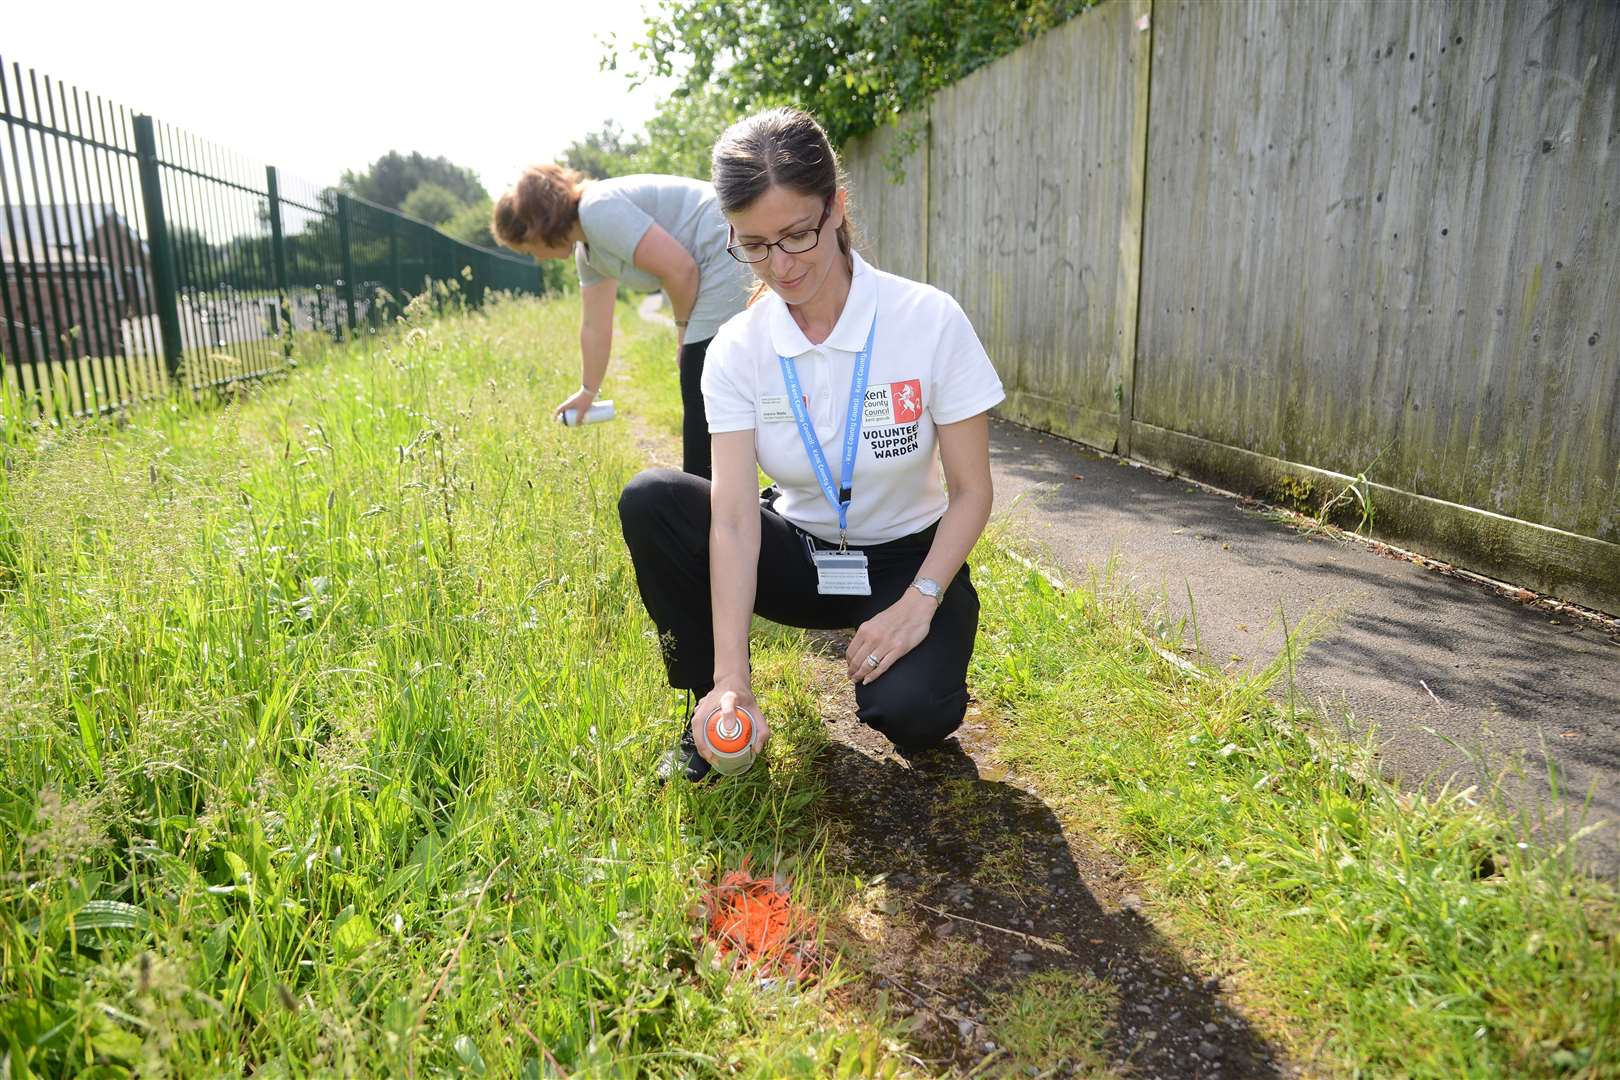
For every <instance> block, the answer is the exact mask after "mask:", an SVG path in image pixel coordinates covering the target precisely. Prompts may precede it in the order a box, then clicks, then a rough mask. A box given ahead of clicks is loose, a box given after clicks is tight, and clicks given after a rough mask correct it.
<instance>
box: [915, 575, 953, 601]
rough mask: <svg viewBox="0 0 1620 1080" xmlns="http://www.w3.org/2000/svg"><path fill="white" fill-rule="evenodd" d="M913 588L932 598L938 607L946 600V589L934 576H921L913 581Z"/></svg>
mask: <svg viewBox="0 0 1620 1080" xmlns="http://www.w3.org/2000/svg"><path fill="white" fill-rule="evenodd" d="M911 588H913V589H916V590H917V591H918V592H920V593H922V594H923V595H924V596H926V597H928V599H930V600H932V601H933V602H934V606H935V607H936V608H937V607H939V605H940V604H943V603H944V602H945V590H944V589H942V588H940V587H939V582H937V581H935V580H934V579H933V578H925V577H920V578H918V579H917V580H916V581H913V582H912V583H911Z"/></svg>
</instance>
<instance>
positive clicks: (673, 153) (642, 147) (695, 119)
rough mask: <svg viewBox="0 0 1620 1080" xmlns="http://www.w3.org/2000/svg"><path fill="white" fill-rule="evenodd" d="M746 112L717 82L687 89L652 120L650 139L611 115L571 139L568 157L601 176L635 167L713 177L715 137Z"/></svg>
mask: <svg viewBox="0 0 1620 1080" xmlns="http://www.w3.org/2000/svg"><path fill="white" fill-rule="evenodd" d="M740 115H741V114H740V113H738V112H736V111H735V110H734V109H732V108H731V106H730V104H729V102H728V100H727V99H726V98H725V97H724V96H723V95H721V94H720V93H718V92H716V91H715V90H714V89H712V88H709V87H704V88H703V89H701V90H698V91H696V92H687V91H685V90H682V91H680V92H679V93H677V94H674V95H671V96H670V97H669V98H666V99H665V100H664V101H663V102H661V103H660V104H659V107H658V113H657V115H656V116H654V117H653V118H652V120H650V121H648V123H647V137H646V138H645V139H641V138H637V137H634V136H627V135H625V134H624V132H623V130H622V129H621V128H619V126H618V125H617V124H615V123H614V122H613V121H612V120H608V121H606V122H605V123H604V124H603V125H602V130H600V131H593V132H591V133H590V134H588V135H586V136H585V137H584V138H583V139H576V140H574V142H572V143H570V144H569V146H568V149H567V150H565V151H563V157H562V162H563V164H564V165H567V166H568V167H569V168H573V169H578V170H579V171H580V172H582V173H584V174H585V175H586V176H589V177H592V178H593V179H596V180H605V179H607V178H608V177H610V176H626V175H628V174H630V173H668V174H670V175H671V176H692V177H696V178H697V179H699V180H707V179H708V178H709V151H710V150H711V149H713V147H714V141H715V140H716V139H718V138H719V137H720V133H721V132H722V131H724V130H726V128H727V127H729V126H730V125H731V123H732V121H734V120H736V119H737V118H738V116H740Z"/></svg>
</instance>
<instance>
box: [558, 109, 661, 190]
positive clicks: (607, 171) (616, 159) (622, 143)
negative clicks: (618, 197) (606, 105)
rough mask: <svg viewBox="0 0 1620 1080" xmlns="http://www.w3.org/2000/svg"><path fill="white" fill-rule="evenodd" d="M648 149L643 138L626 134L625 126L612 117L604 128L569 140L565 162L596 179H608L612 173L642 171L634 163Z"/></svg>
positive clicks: (565, 152) (617, 174)
mask: <svg viewBox="0 0 1620 1080" xmlns="http://www.w3.org/2000/svg"><path fill="white" fill-rule="evenodd" d="M646 149H647V146H646V144H645V143H643V142H642V141H641V140H640V139H635V138H628V137H626V135H625V133H624V129H623V128H621V127H619V125H618V124H616V123H615V122H614V121H612V120H608V121H606V122H605V123H604V124H603V125H602V130H600V131H592V132H590V133H588V134H587V135H586V136H585V137H584V138H583V139H575V140H574V141H573V142H571V143H569V144H568V149H566V150H564V151H563V153H562V164H564V165H567V166H568V167H569V168H570V169H578V170H579V171H580V172H582V173H584V174H585V175H586V176H589V177H590V178H591V179H593V180H606V179H607V178H608V177H610V176H624V175H626V174H627V173H632V172H637V171H639V170H637V169H636V168H635V167H634V166H633V164H632V162H633V161H634V160H635V158H636V157H637V155H639V154H641V153H642V152H644V151H645V150H646Z"/></svg>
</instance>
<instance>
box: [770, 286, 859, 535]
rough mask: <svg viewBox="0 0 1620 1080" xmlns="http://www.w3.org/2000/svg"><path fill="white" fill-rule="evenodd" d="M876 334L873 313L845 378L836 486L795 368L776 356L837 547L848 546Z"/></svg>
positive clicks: (790, 360)
mask: <svg viewBox="0 0 1620 1080" xmlns="http://www.w3.org/2000/svg"><path fill="white" fill-rule="evenodd" d="M876 337H877V314H876V313H875V312H874V313H873V315H872V329H870V330H868V331H867V332H866V345H865V347H864V348H862V349H861V351H860V352H858V353H856V354H855V372H854V374H852V375H851V376H850V380H849V415H848V416H847V417H846V418H845V420H844V467H843V471H842V474H841V475H840V476H839V484H838V486H837V487H836V488H835V487H833V481H832V469H831V467H829V466H828V464H827V455H826V454H824V453H823V452H822V450H821V439H820V438H818V437H817V435H816V429H815V428H814V427H813V426H811V424H810V411H809V410H808V409H806V408H805V405H804V392H803V391H802V390H800V389H799V369H798V368H797V367H796V366H795V365H794V363H793V358H792V357H790V356H778V357H777V358H776V360H777V362H778V363H779V364H781V365H782V382H783V383H785V384H786V385H787V392H788V405H789V407H791V408H792V409H793V420H794V422H795V423H797V424H798V425H799V441H800V442H802V443H804V452H805V453H806V454H808V455H809V456H810V465H811V467H812V468H814V469H815V471H816V481H817V482H818V483H819V484H820V485H821V493H822V494H823V495H825V496H826V497H827V501H828V502H829V503H831V504H832V506H833V509H835V510H837V511H838V546H839V547H840V548H841V549H842V548H848V547H849V544H848V543H847V542H846V541H845V537H844V534H845V533H846V532H847V531H848V529H849V504H850V502H851V501H852V499H853V498H854V494H853V492H852V490H851V488H850V481H852V480H853V479H854V478H855V452H856V450H857V448H858V447H859V445H860V439H861V414H862V410H863V409H864V408H865V405H866V377H867V375H868V374H870V372H871V367H872V341H873V339H874V338H876Z"/></svg>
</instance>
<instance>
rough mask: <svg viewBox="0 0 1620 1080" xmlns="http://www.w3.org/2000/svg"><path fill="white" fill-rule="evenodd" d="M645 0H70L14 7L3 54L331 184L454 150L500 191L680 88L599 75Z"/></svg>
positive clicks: (641, 119) (629, 35) (631, 125)
mask: <svg viewBox="0 0 1620 1080" xmlns="http://www.w3.org/2000/svg"><path fill="white" fill-rule="evenodd" d="M643 3H644V0H587V2H585V3H578V2H562V0H530V2H528V3H512V2H510V0H473V2H471V3H453V2H452V3H444V2H442V0H441V2H439V3H433V4H422V5H417V4H411V3H396V4H390V5H387V6H384V5H381V4H353V3H345V2H344V0H327V2H326V3H314V2H311V0H278V2H277V3H275V4H273V5H271V4H255V3H232V2H229V0H227V2H220V0H212V2H199V0H179V2H176V0H156V2H148V3H129V2H127V0H126V2H124V3H116V4H115V3H109V2H107V0H88V2H86V0H67V2H62V0H57V2H54V3H50V2H46V3H38V2H35V3H21V2H19V3H11V4H8V5H7V11H6V14H5V18H4V28H3V29H0V57H3V58H4V61H5V63H6V66H7V67H8V68H9V67H10V65H11V64H12V63H13V62H14V61H16V62H20V63H21V64H22V66H23V68H24V70H25V72H26V69H28V68H30V67H32V68H35V69H36V70H37V71H38V72H39V73H40V74H41V75H50V76H51V77H52V78H53V79H60V80H62V81H63V82H66V83H69V84H72V85H77V86H78V87H79V88H80V89H81V90H84V91H89V92H92V93H98V94H101V95H102V96H103V97H105V98H107V99H109V100H111V101H114V102H118V103H120V104H122V105H124V106H126V107H128V108H129V109H131V110H133V111H136V112H148V113H151V114H152V115H153V116H155V117H156V118H157V119H159V120H160V121H163V122H165V123H169V124H173V125H175V126H177V127H181V128H185V129H186V130H188V131H190V132H192V133H193V134H196V135H198V136H201V137H204V138H207V139H209V140H210V141H212V142H215V143H218V144H220V145H222V146H225V147H229V148H231V149H233V150H236V151H238V152H239V153H241V154H243V155H244V156H246V157H248V158H251V159H257V160H259V161H263V162H265V163H266V164H273V165H277V166H279V167H280V168H281V169H282V170H283V171H284V172H285V173H288V174H291V175H294V176H298V177H302V178H303V179H305V180H309V181H312V182H315V183H317V184H327V183H332V182H335V181H336V180H337V179H338V177H339V176H340V175H341V174H342V171H343V170H344V169H355V170H359V169H362V168H364V167H365V166H366V165H367V164H369V163H370V162H371V161H372V160H374V159H375V158H377V157H380V156H381V155H382V154H384V153H386V152H387V151H389V150H399V151H401V152H402V153H408V152H410V151H412V150H420V151H421V152H422V153H424V154H427V155H428V156H430V157H431V156H434V155H438V154H443V155H445V156H446V157H448V158H450V160H452V161H454V162H456V163H457V164H460V165H467V166H470V167H472V168H473V169H475V170H477V171H478V173H479V175H480V177H481V178H482V179H483V181H484V186H485V187H487V188H488V189H489V190H490V193H491V194H492V195H499V194H500V193H501V191H503V190H504V189H505V188H506V187H507V186H508V185H509V184H510V183H511V181H512V180H513V179H514V178H515V177H516V176H517V174H518V173H519V172H520V171H521V170H522V168H523V166H524V165H527V164H529V163H530V162H534V161H548V160H551V159H553V158H554V157H555V156H556V154H557V153H559V152H560V151H561V150H562V148H563V147H565V146H567V145H568V143H569V142H571V141H572V140H574V139H575V138H577V137H579V136H581V135H584V134H585V133H586V132H587V131H593V130H595V129H597V128H599V127H601V126H602V122H603V121H604V120H606V119H608V118H610V117H611V118H612V119H614V120H616V121H618V122H619V124H620V125H621V126H623V127H625V128H626V129H629V130H632V131H634V130H637V129H639V128H641V127H642V125H644V124H645V123H646V121H647V119H648V118H649V117H651V116H652V114H653V111H654V108H655V107H656V105H657V101H658V98H659V97H660V96H661V94H662V92H663V91H664V90H666V89H667V86H663V85H660V86H643V87H641V88H639V89H636V90H631V89H630V86H629V82H628V80H627V79H626V78H625V77H624V75H623V73H622V72H606V71H601V70H599V68H598V65H599V63H600V61H601V58H602V56H603V54H604V53H605V51H606V50H605V47H604V46H603V44H602V43H601V41H600V40H599V39H601V38H605V37H606V36H607V35H608V34H610V33H614V32H617V33H618V35H619V37H620V39H621V40H625V39H639V38H640V36H641V26H642V8H643Z"/></svg>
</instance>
